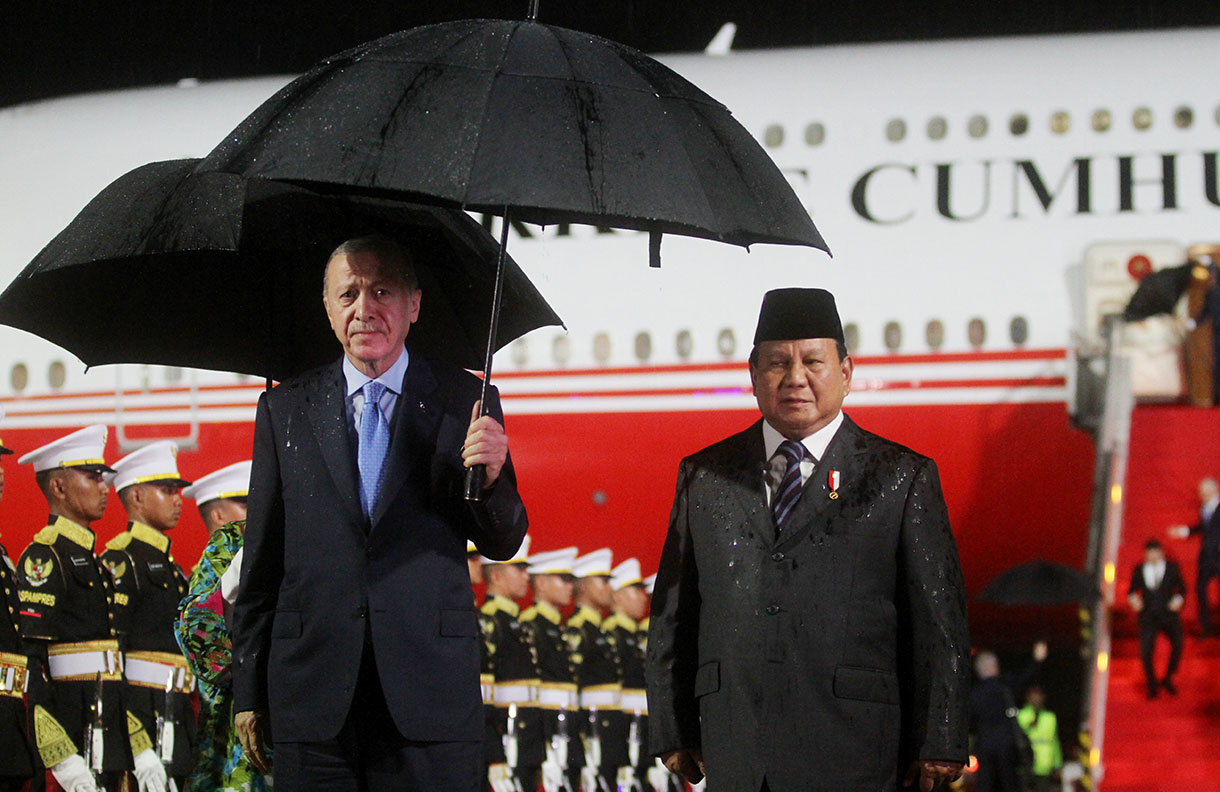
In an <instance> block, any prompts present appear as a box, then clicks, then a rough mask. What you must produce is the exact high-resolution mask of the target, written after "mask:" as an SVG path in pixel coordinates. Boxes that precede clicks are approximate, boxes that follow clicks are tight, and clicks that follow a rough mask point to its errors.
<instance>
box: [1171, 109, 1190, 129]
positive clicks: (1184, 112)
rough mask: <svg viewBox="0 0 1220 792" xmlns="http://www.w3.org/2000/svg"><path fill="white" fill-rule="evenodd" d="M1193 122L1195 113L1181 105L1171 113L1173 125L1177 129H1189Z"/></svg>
mask: <svg viewBox="0 0 1220 792" xmlns="http://www.w3.org/2000/svg"><path fill="white" fill-rule="evenodd" d="M1194 122H1195V111H1194V110H1191V109H1190V108H1189V107H1187V106H1186V105H1182V106H1181V107H1179V108H1178V109H1177V110H1175V111H1174V112H1173V123H1174V126H1176V127H1177V128H1178V129H1189V128H1190V125H1191V124H1193V123H1194Z"/></svg>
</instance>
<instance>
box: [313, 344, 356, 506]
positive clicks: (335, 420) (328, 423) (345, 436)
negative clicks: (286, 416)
mask: <svg viewBox="0 0 1220 792" xmlns="http://www.w3.org/2000/svg"><path fill="white" fill-rule="evenodd" d="M342 364H343V361H342V360H339V361H338V362H337V363H335V364H334V365H332V366H329V367H328V368H327V369H325V371H324V373H323V374H322V375H321V379H322V381H321V382H320V383H319V387H316V388H307V389H306V391H305V414H306V415H307V416H308V418H309V423H310V426H311V427H312V428H313V432H314V437H316V438H317V441H318V447H319V448H321V450H322V459H323V460H324V461H325V463H326V469H327V470H328V471H330V476H331V478H332V479H334V482H335V488H336V489H337V490H338V491H339V497H341V498H342V499H343V503H344V504H345V505H346V507H347V508H348V509H350V510H351V511H352V512H354V514H355V515H356V516H357V517H359V518H360V519H361V520H363V519H364V512H363V510H362V509H361V508H360V499H359V496H358V492H359V481H360V478H359V476H358V474H357V472H356V462H355V460H356V455H355V453H354V452H353V449H352V444H351V437H350V435H349V433H348V429H347V410H346V404H345V401H344V399H345V397H346V396H347V394H346V390H347V388H346V383H345V381H344V378H343V365H342Z"/></svg>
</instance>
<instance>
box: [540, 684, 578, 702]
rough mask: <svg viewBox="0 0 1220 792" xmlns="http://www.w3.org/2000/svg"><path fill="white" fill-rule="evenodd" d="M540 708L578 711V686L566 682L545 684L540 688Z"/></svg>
mask: <svg viewBox="0 0 1220 792" xmlns="http://www.w3.org/2000/svg"><path fill="white" fill-rule="evenodd" d="M538 706H540V707H543V708H545V709H576V708H577V707H578V706H580V697H579V696H578V695H577V693H576V685H573V684H571V683H564V682H543V683H542V684H540V685H539V686H538Z"/></svg>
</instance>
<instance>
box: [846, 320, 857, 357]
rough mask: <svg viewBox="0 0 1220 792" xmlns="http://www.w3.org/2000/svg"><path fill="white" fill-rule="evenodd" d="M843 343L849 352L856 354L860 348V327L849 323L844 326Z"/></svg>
mask: <svg viewBox="0 0 1220 792" xmlns="http://www.w3.org/2000/svg"><path fill="white" fill-rule="evenodd" d="M843 343H844V345H845V346H846V347H847V351H848V352H850V353H851V354H855V352H856V350H857V349H859V348H860V325H858V324H856V323H855V322H848V323H847V324H846V325H844V326H843Z"/></svg>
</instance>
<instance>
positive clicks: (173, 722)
mask: <svg viewBox="0 0 1220 792" xmlns="http://www.w3.org/2000/svg"><path fill="white" fill-rule="evenodd" d="M177 457H178V446H177V445H175V444H174V443H173V442H171V441H169V440H161V441H158V442H155V443H150V444H149V445H146V446H144V447H143V448H140V449H138V450H136V451H133V452H131V453H130V454H128V455H127V456H125V457H123V458H122V459H120V460H119V461H118V462H115V463H114V476H113V479H114V488H115V491H116V492H118V495H119V501H120V502H121V503H122V504H123V508H124V509H125V510H126V511H127V519H128V523H127V530H126V531H124V532H123V533H121V534H119V535H118V536H116V537H114V538H113V539H111V540H110V541H109V542H107V543H106V550H105V552H103V553H102V556H101V559H102V563H103V564H104V565H105V566H106V568H107V569H109V570H110V572H111V574H112V575H113V576H114V591H115V595H114V601H115V625H116V626H117V628H118V632H119V635H120V637H121V638H124V639H125V649H126V654H125V671H126V676H127V684H128V709H129V710H130V711H131V712H133V713H134V714H135V716H136V717H137V718H139V720H140V723H141V725H142V726H143V727H144V729H145V730H146V731H147V732H148V733H149V734H150V735H152V739H153V743H154V746H155V748H156V752H157V758H158V760H159V761H160V763H161V764H163V765H164V766H165V769H166V773H167V774H168V775H169V776H170V777H172V778H175V779H177V780H178V782H179V784H181V783H182V782H183V781H184V780H185V778H186V776H187V774H189V773H190V771H191V765H192V762H193V760H194V751H193V746H194V741H195V718H194V711H193V709H192V708H191V701H190V693H191V691H192V690H194V687H195V678H194V676H193V675H192V674H191V673H190V670H189V668H188V667H187V664H186V659H185V658H184V657H183V656H182V653H181V651H180V650H179V649H178V642H177V640H176V639H175V638H174V621H175V620H176V619H177V618H178V603H179V602H181V601H182V598H183V597H185V596H186V592H187V585H186V576H185V575H184V574H183V573H182V569H181V568H180V567H179V566H178V565H177V564H176V563H174V557H173V556H172V555H170V551H169V548H170V540H169V537H168V536H166V533H167V532H169V531H172V530H173V529H174V526H175V525H177V524H178V518H179V517H180V516H181V514H182V488H183V487H185V486H189V485H190V483H191V482H189V481H186V480H184V479H183V478H182V476H180V475H179V474H178V459H177Z"/></svg>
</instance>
